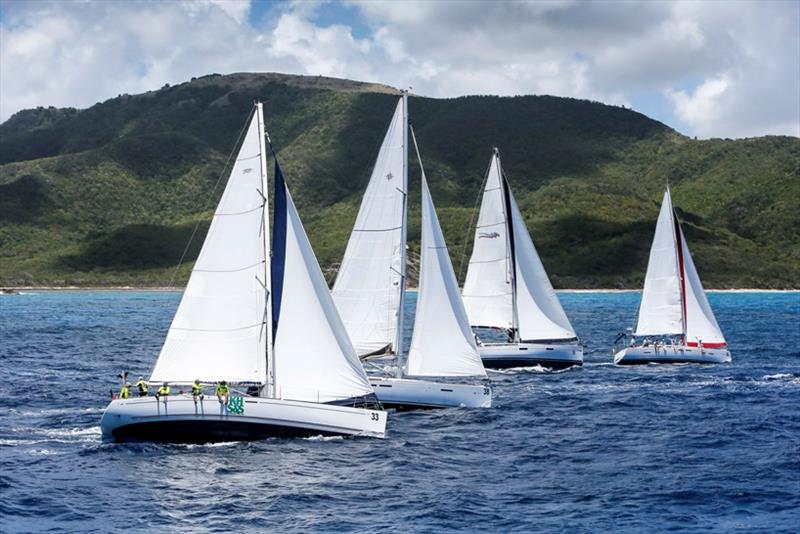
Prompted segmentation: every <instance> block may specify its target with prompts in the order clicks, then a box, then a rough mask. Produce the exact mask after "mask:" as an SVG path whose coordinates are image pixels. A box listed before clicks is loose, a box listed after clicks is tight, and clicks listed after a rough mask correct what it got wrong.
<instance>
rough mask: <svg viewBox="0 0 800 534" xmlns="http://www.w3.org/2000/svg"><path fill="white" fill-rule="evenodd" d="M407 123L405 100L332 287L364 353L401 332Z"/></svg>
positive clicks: (353, 337) (388, 134) (379, 347)
mask: <svg viewBox="0 0 800 534" xmlns="http://www.w3.org/2000/svg"><path fill="white" fill-rule="evenodd" d="M406 123H407V121H406V110H405V99H404V98H401V99H400V101H399V102H398V103H397V108H396V109H395V113H394V116H393V117H392V122H391V123H390V124H389V129H388V130H387V131H386V136H385V137H384V139H383V144H382V145H381V149H380V152H379V153H378V159H377V161H376V162H375V167H374V168H373V170H372V176H371V177H370V181H369V184H368V185H367V190H366V192H365V193H364V198H363V200H362V201H361V208H360V209H359V211H358V216H357V217H356V222H355V225H354V227H353V233H352V234H351V235H350V240H349V242H348V243H347V249H346V251H345V254H344V258H343V259H342V264H341V267H340V268H339V273H338V274H337V276H336V282H335V283H334V286H333V299H334V301H335V302H336V306H337V308H338V310H339V313H340V314H341V317H342V321H343V322H344V325H345V327H346V328H347V332H348V334H349V335H350V339H351V340H352V342H353V345H354V346H355V348H356V351H357V352H358V354H361V355H364V354H370V353H373V352H376V351H380V350H382V349H384V348H387V347H388V346H389V345H391V344H392V343H393V342H394V341H395V337H396V334H397V323H398V317H397V314H398V310H399V307H400V302H401V291H402V289H403V288H402V285H403V284H402V274H401V273H402V272H403V265H404V263H405V231H404V226H405V207H404V203H405V195H406V190H407V183H406V182H407V178H406V157H407V156H406V144H405V143H406V141H405V140H406Z"/></svg>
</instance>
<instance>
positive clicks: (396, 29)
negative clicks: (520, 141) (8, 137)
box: [0, 0, 800, 137]
mask: <svg viewBox="0 0 800 534" xmlns="http://www.w3.org/2000/svg"><path fill="white" fill-rule="evenodd" d="M260 7H263V5H262V6H260ZM331 7H332V5H331V4H330V3H327V2H302V1H294V0H292V1H289V2H287V3H284V4H275V5H272V4H271V5H270V9H269V11H268V13H267V15H268V16H266V17H264V21H265V22H264V26H263V27H261V26H254V25H253V24H252V23H251V22H250V16H251V11H252V9H254V7H253V5H251V3H250V2H249V1H247V0H242V1H238V0H194V1H192V0H180V1H174V2H122V1H120V2H113V3H112V2H94V1H86V2H56V1H53V2H44V1H40V2H9V1H5V2H4V3H3V14H2V18H0V120H4V119H6V118H8V116H9V115H10V114H11V113H13V112H15V111H17V110H19V109H22V108H26V107H34V106H38V105H45V106H46V105H55V106H76V107H85V106H89V105H91V104H93V103H94V102H96V101H98V100H104V99H106V98H109V97H112V96H114V95H116V94H118V93H124V92H128V93H134V92H141V91H146V90H151V89H155V88H158V87H160V86H162V85H163V84H164V83H178V82H182V81H185V80H187V79H189V78H190V77H192V76H200V75H204V74H208V73H211V72H220V73H226V72H236V71H278V72H289V73H300V74H322V75H329V76H340V77H347V78H352V79H357V80H364V81H377V82H383V83H388V84H391V85H394V86H396V87H407V86H413V87H414V91H415V92H416V93H418V94H424V95H429V96H439V97H448V96H459V95H464V94H474V93H491V94H501V95H511V94H531V93H534V94H542V93H548V94H555V95H562V96H573V97H578V98H589V99H593V100H599V101H603V102H607V103H613V104H625V105H630V103H631V102H636V101H640V102H641V101H643V98H642V95H645V97H646V98H644V100H646V101H648V102H649V104H648V105H649V106H650V108H648V109H644V110H643V111H646V112H650V113H651V114H655V115H656V116H658V117H661V118H665V120H667V122H670V123H671V124H672V125H673V126H677V127H678V129H679V130H681V131H684V132H685V133H688V134H697V135H701V136H728V137H734V136H745V135H763V134H768V133H788V134H793V135H800V2H780V1H778V2H739V3H735V2H734V3H732V2H726V3H724V4H723V3H719V2H675V3H668V2H658V1H653V2H630V1H618V2H589V3H587V2H578V1H576V0H566V1H539V2H524V1H509V2H478V1H474V2H468V1H464V2H456V1H451V2H431V1H414V2H412V1H407V2H398V1H391V2H388V1H369V2H361V1H358V2H347V3H346V4H344V7H339V8H338V9H339V10H340V12H341V11H346V12H347V13H349V16H352V17H353V18H354V20H347V19H346V17H344V18H343V17H341V16H340V17H339V19H336V20H338V22H337V23H335V24H331V23H326V24H321V23H319V22H317V21H318V20H322V19H318V18H317V15H318V14H319V13H320V12H321V11H324V10H325V9H328V8H331ZM333 7H336V6H333ZM355 19H357V20H355ZM354 27H358V28H359V31H358V32H356V31H355V30H354V29H353V28H354ZM363 28H367V29H368V31H367V32H366V35H365V34H364V31H363ZM356 33H357V34H358V35H359V37H355V36H354V34H356ZM754 104H755V105H754Z"/></svg>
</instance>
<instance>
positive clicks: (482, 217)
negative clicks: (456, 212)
mask: <svg viewBox="0 0 800 534" xmlns="http://www.w3.org/2000/svg"><path fill="white" fill-rule="evenodd" d="M473 243H474V244H473V248H472V256H471V257H470V260H469V267H468V269H467V277H466V279H465V281H464V289H463V291H462V296H463V298H464V305H465V307H466V309H467V315H468V316H469V320H470V324H471V325H472V327H473V328H475V329H477V330H478V331H479V332H480V331H481V330H484V329H492V330H500V331H502V332H504V333H506V336H507V341H506V342H502V343H492V342H479V344H478V351H479V352H480V355H481V358H483V364H484V365H485V366H486V367H490V368H508V367H528V366H534V365H539V366H542V367H548V368H554V369H563V368H566V367H571V366H574V365H582V364H583V347H582V346H581V344H580V343H579V342H578V338H577V335H576V334H575V330H574V329H573V328H572V325H571V324H570V322H569V319H568V318H567V315H566V314H565V313H564V309H563V308H562V307H561V303H560V302H559V301H558V297H557V296H556V293H555V291H554V290H553V286H552V285H551V284H550V279H549V278H548V277H547V273H546V272H545V270H544V266H543V265H542V261H541V259H540V258H539V254H538V253H537V252H536V248H535V247H534V245H533V240H532V239H531V236H530V234H529V233H528V230H527V228H526V226H525V220H524V219H523V218H522V213H521V212H520V211H519V208H518V207H517V202H516V200H514V195H513V193H512V192H511V189H510V187H509V185H508V181H507V180H506V178H505V175H504V174H503V170H502V166H501V164H500V152H499V150H497V149H496V148H495V149H494V153H493V154H492V160H491V162H490V164H489V171H488V175H487V178H486V186H485V187H484V190H483V198H482V200H481V210H480V214H479V216H478V224H477V227H476V228H475V240H474V242H473Z"/></svg>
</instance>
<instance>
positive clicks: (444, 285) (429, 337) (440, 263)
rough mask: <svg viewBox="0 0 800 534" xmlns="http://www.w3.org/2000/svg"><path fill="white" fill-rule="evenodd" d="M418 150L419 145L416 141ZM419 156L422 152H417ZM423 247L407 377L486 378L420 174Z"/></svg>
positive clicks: (435, 217)
mask: <svg viewBox="0 0 800 534" xmlns="http://www.w3.org/2000/svg"><path fill="white" fill-rule="evenodd" d="M412 135H413V132H412ZM414 144H415V146H416V141H415V143H414ZM417 156H419V152H417ZM420 169H421V173H422V176H421V179H422V242H421V245H420V247H421V258H420V272H419V289H418V291H417V313H416V317H415V319H414V334H413V337H412V338H411V348H410V349H409V353H408V364H407V374H408V375H409V376H486V371H485V369H484V368H483V363H482V362H481V357H480V355H479V354H478V348H477V347H476V346H475V338H474V336H473V334H472V330H471V329H470V326H469V319H468V318H467V312H466V311H465V310H464V304H463V303H462V301H461V295H460V293H459V290H458V282H457V281H456V276H455V273H454V272H453V266H452V264H451V263H450V255H449V254H448V252H447V245H446V243H445V241H444V236H443V235H442V229H441V226H440V225H439V219H438V218H437V216H436V208H435V207H434V205H433V200H432V199H431V194H430V191H429V190H428V182H427V180H426V179H425V171H424V170H423V169H422V160H421V159H420Z"/></svg>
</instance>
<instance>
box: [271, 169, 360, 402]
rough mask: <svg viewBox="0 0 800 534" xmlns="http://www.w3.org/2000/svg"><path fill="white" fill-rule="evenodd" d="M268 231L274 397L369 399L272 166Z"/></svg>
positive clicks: (293, 210) (289, 200)
mask: <svg viewBox="0 0 800 534" xmlns="http://www.w3.org/2000/svg"><path fill="white" fill-rule="evenodd" d="M273 227H274V236H275V237H274V238H273V241H274V244H273V245H274V246H273V248H274V252H273V267H272V273H273V283H272V286H273V291H274V294H273V302H274V303H275V305H274V306H273V315H274V317H275V321H276V327H275V345H274V351H273V357H274V361H275V395H276V397H278V398H281V399H290V400H300V401H309V402H323V403H324V402H331V401H337V400H343V399H349V398H355V397H363V396H366V395H370V394H372V393H373V390H372V386H371V385H370V384H369V381H368V379H367V375H366V373H365V372H364V368H363V367H362V366H361V362H360V360H359V359H358V356H357V355H356V352H355V349H354V348H353V346H352V344H351V342H350V339H349V338H348V336H347V331H346V330H345V327H344V325H343V324H342V321H341V319H340V318H339V313H338V312H337V310H336V306H335V305H334V303H333V299H332V297H331V294H330V291H329V289H328V284H327V283H326V282H325V277H324V276H323V275H322V271H321V270H320V268H319V263H318V262H317V259H316V256H315V255H314V251H313V250H312V248H311V244H310V243H309V241H308V237H307V236H306V233H305V230H304V229H303V225H302V223H301V221H300V217H299V215H298V214H297V210H296V208H295V205H294V202H293V201H292V197H291V195H290V194H289V191H288V189H287V188H286V186H285V182H284V181H283V176H282V175H281V172H280V168H279V167H278V165H277V164H276V168H275V223H274V225H273ZM281 243H282V244H281Z"/></svg>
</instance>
